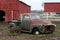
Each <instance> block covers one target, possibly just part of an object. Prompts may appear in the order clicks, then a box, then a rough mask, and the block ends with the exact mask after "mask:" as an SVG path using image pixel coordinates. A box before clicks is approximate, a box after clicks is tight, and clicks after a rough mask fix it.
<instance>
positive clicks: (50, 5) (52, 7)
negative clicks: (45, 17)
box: [44, 3, 60, 12]
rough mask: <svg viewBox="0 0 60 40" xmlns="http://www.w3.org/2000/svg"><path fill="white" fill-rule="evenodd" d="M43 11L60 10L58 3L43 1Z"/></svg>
mask: <svg viewBox="0 0 60 40" xmlns="http://www.w3.org/2000/svg"><path fill="white" fill-rule="evenodd" d="M44 12H60V3H45V4H44Z"/></svg>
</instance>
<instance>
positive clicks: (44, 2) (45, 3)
mask: <svg viewBox="0 0 60 40" xmlns="http://www.w3.org/2000/svg"><path fill="white" fill-rule="evenodd" d="M44 3H45V4H60V2H44Z"/></svg>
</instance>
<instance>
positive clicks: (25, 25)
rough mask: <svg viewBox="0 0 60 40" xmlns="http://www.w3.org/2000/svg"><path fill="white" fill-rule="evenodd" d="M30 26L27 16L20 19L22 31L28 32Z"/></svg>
mask: <svg viewBox="0 0 60 40" xmlns="http://www.w3.org/2000/svg"><path fill="white" fill-rule="evenodd" d="M30 25H31V20H30V17H29V16H23V19H22V30H26V31H29V30H30Z"/></svg>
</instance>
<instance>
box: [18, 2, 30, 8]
mask: <svg viewBox="0 0 60 40" xmlns="http://www.w3.org/2000/svg"><path fill="white" fill-rule="evenodd" d="M19 2H20V3H22V4H24V5H26V6H29V7H31V6H30V5H28V4H26V3H24V2H22V1H19Z"/></svg>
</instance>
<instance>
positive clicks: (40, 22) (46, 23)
mask: <svg viewBox="0 0 60 40" xmlns="http://www.w3.org/2000/svg"><path fill="white" fill-rule="evenodd" d="M32 24H35V25H36V24H37V25H38V24H43V25H51V24H53V23H52V22H51V21H49V20H32Z"/></svg>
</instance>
